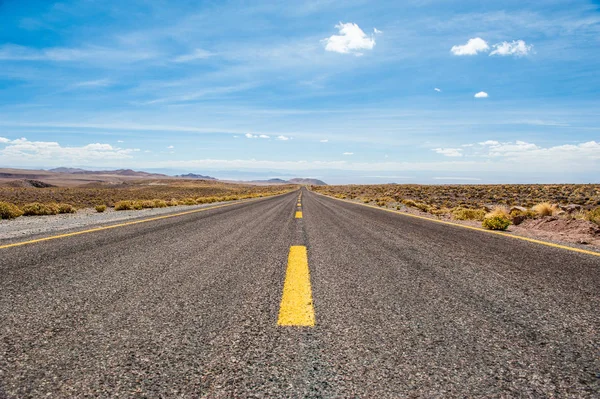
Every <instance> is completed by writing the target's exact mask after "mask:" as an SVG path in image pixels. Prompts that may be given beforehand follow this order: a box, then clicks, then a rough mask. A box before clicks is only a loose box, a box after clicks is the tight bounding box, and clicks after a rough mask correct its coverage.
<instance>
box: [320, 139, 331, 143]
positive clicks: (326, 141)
mask: <svg viewBox="0 0 600 399" xmlns="http://www.w3.org/2000/svg"><path fill="white" fill-rule="evenodd" d="M319 141H320V142H321V143H328V142H329V140H328V139H323V140H319Z"/></svg>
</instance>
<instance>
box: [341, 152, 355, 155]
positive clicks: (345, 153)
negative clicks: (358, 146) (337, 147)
mask: <svg viewBox="0 0 600 399" xmlns="http://www.w3.org/2000/svg"><path fill="white" fill-rule="evenodd" d="M342 155H354V153H353V152H344V153H343V154H342Z"/></svg>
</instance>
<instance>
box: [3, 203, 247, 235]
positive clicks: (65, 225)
mask: <svg viewBox="0 0 600 399" xmlns="http://www.w3.org/2000/svg"><path fill="white" fill-rule="evenodd" d="M229 202H234V201H229ZM235 202H239V201H235ZM226 203H228V202H215V203H212V204H203V205H179V206H172V207H168V208H153V209H141V210H132V211H115V210H114V209H113V208H108V209H106V211H104V212H103V213H98V212H96V210H95V209H94V208H86V209H80V210H79V211H77V213H71V214H61V215H49V216H22V217H20V218H17V219H12V220H0V240H10V239H15V238H27V237H31V236H37V235H41V234H49V233H59V232H63V231H67V230H74V229H81V228H85V227H92V226H97V225H103V224H109V223H117V222H123V221H127V220H132V219H142V218H148V217H153V216H160V215H166V214H169V213H177V212H185V211H191V210H194V209H199V208H208V207H212V206H215V205H220V204H226Z"/></svg>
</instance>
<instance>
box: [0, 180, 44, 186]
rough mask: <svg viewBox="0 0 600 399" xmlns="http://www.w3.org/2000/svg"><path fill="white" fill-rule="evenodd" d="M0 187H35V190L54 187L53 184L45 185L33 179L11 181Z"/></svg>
mask: <svg viewBox="0 0 600 399" xmlns="http://www.w3.org/2000/svg"><path fill="white" fill-rule="evenodd" d="M0 185H2V186H5V187H35V188H47V187H56V186H55V185H54V184H50V183H45V182H43V181H40V180H34V179H20V180H11V181H8V182H6V183H0Z"/></svg>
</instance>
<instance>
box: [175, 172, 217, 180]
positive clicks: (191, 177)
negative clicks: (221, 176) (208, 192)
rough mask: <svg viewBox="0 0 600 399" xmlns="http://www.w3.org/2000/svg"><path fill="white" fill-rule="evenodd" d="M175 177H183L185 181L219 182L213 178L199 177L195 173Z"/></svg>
mask: <svg viewBox="0 0 600 399" xmlns="http://www.w3.org/2000/svg"><path fill="white" fill-rule="evenodd" d="M175 177H181V178H184V179H202V180H217V179H215V178H214V177H211V176H204V175H197V174H195V173H188V174H185V175H176V176H175Z"/></svg>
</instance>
